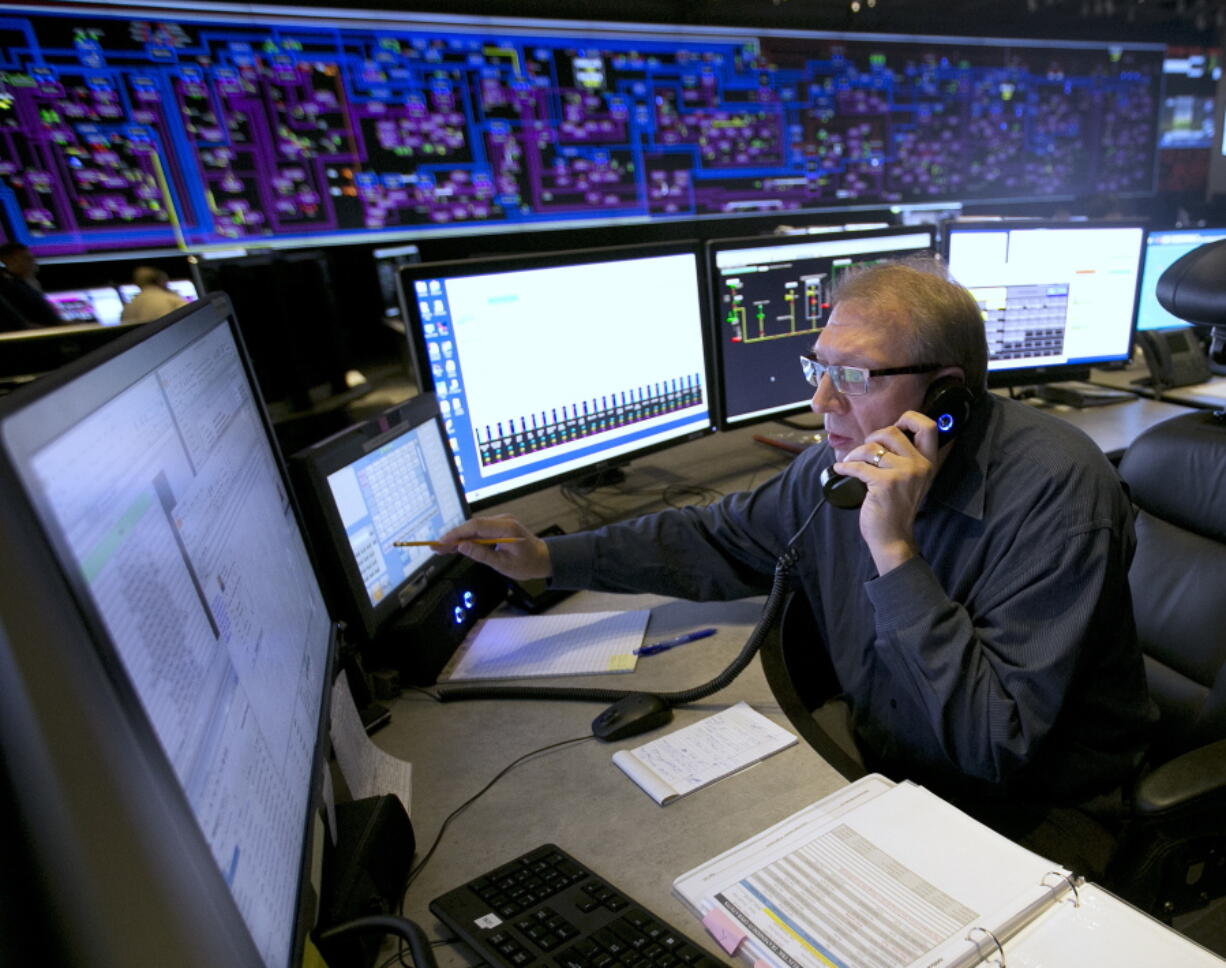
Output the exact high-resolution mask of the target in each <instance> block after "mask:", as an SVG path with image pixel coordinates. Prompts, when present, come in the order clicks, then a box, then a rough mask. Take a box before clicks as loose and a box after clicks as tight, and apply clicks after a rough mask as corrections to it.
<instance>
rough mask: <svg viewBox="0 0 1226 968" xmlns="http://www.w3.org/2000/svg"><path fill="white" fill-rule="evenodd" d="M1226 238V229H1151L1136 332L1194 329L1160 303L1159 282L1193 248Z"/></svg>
mask: <svg viewBox="0 0 1226 968" xmlns="http://www.w3.org/2000/svg"><path fill="white" fill-rule="evenodd" d="M1222 239H1226V228H1191V229H1151V230H1150V232H1149V234H1148V235H1147V236H1146V238H1145V260H1144V262H1143V264H1142V268H1141V292H1140V295H1139V296H1138V298H1137V330H1138V332H1139V331H1141V330H1147V329H1169V328H1171V327H1173V326H1181V327H1186V326H1191V323H1187V322H1184V321H1183V320H1181V319H1180V318H1179V317H1177V316H1175V315H1173V314H1172V313H1170V312H1168V311H1167V310H1166V309H1165V308H1163V306H1162V304H1161V303H1159V302H1158V295H1157V291H1158V280H1159V279H1161V278H1162V273H1164V272H1166V270H1167V269H1169V268H1170V267H1171V265H1172V264H1173V263H1174V262H1175V260H1177V259H1180V258H1182V257H1183V256H1185V255H1187V254H1188V253H1189V252H1191V251H1192V250H1193V249H1198V248H1200V247H1201V246H1202V245H1207V244H1209V243H1210V242H1220V241H1221V240H1222Z"/></svg>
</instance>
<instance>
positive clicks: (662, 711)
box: [592, 692, 673, 743]
mask: <svg viewBox="0 0 1226 968" xmlns="http://www.w3.org/2000/svg"><path fill="white" fill-rule="evenodd" d="M672 718H673V710H672V708H671V707H670V706H669V705H668V703H666V702H665V701H664V700H663V699H661V698H660V697H659V696H656V695H653V694H652V693H650V692H632V693H630V695H628V696H623V697H622V698H621V699H619V700H617V702H615V703H614V704H613V705H612V706H610V707H609V708H608V709H606V710H605V711H604V712H602V713H601V714H600V715H599V716H597V717H596V718H595V719H593V720H592V735H593V736H595V737H596V738H597V739H603V740H605V741H606V742H610V743H611V742H613V741H614V740H618V739H626V738H627V737H628V736H637V735H638V734H639V733H645V732H647V730H649V729H655V728H656V727H657V726H663V725H664V724H665V723H668V722H672Z"/></svg>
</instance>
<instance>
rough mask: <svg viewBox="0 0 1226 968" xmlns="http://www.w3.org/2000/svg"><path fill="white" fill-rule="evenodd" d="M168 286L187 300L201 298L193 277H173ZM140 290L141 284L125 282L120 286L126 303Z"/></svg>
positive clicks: (120, 293) (191, 300)
mask: <svg viewBox="0 0 1226 968" xmlns="http://www.w3.org/2000/svg"><path fill="white" fill-rule="evenodd" d="M166 288H167V289H169V290H170V291H171V292H173V293H175V294H176V295H177V296H179V297H181V298H182V299H184V300H186V301H187V302H195V301H196V300H197V299H199V298H200V293H199V292H198V291H197V290H196V284H195V283H194V282H193V281H192V280H191V279H171V280H169V281H168V282H167V283H166ZM139 292H140V286H136V285H133V284H132V283H130V282H125V283H124V284H123V285H122V286H120V287H119V295H120V296H122V297H123V301H124V302H125V303H130V302H131V301H132V300H133V299H135V298H136V295H137V293H139Z"/></svg>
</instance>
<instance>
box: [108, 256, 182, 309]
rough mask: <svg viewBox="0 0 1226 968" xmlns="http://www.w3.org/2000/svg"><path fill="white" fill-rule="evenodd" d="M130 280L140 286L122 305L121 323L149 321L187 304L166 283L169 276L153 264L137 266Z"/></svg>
mask: <svg viewBox="0 0 1226 968" xmlns="http://www.w3.org/2000/svg"><path fill="white" fill-rule="evenodd" d="M132 282H133V283H135V284H136V285H137V286H139V287H140V292H138V293H137V294H136V295H135V296H133V297H132V301H131V302H129V303H128V304H127V305H126V306H124V307H123V312H122V313H121V314H120V316H119V321H120V322H121V323H150V322H152V321H153V320H155V319H161V318H162V317H163V316H165V315H166V314H167V313H169V312H172V311H173V310H176V309H178V308H179V307H180V306H186V305H187V300H186V299H184V298H183V297H182V296H180V295H179V294H178V293H177V292H175V291H174V290H172V289H171V288H170V287H169V286H168V285H167V283H168V282H170V276H168V275H167V274H166V273H165V272H163V271H162V270H161V269H158V268H156V267H154V266H137V267H136V269H135V270H134V271H133V272H132Z"/></svg>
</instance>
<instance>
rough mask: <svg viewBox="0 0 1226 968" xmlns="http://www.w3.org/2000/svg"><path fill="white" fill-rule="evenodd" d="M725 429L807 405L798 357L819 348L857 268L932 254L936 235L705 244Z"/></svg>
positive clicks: (918, 232) (924, 231) (888, 233)
mask: <svg viewBox="0 0 1226 968" xmlns="http://www.w3.org/2000/svg"><path fill="white" fill-rule="evenodd" d="M707 247H708V264H709V271H710V277H711V286H712V289H713V295H712V298H711V305H712V311H713V312H714V314H715V315H716V317H717V321H716V340H715V346H716V355H717V357H718V362H717V365H718V372H719V384H718V385H719V387H720V393H721V400H720V419H721V426H723V427H725V428H729V427H735V426H740V425H744V424H748V423H752V422H754V421H759V420H767V419H772V418H778V417H782V416H785V415H786V414H789V413H796V412H798V411H800V410H803V409H805V408H806V407H807V406H808V405H809V400H810V399H811V397H812V395H813V391H812V388H811V387H809V386H808V384H807V383H805V381H804V379H803V377H802V376H801V372H800V365H799V363H798V362H797V357H799V356H800V354H802V353H805V352H807V351H808V350H810V349H811V348H812V346H813V342H814V341H815V340H816V339H817V335H818V333H819V332H821V329H822V327H823V326H825V325H826V318H827V316H828V315H829V313H830V295H831V292H832V291H833V288H834V287H835V286H836V285H837V284H838V282H839V279H840V277H841V276H842V275H843V274H845V273H846V272H847V271H848V270H850V269H852V268H853V267H856V266H864V265H872V264H874V263H877V262H882V261H885V260H888V259H896V258H900V257H904V256H908V255H916V254H919V253H926V252H932V251H933V234H932V229H931V228H927V227H924V228H902V229H898V228H895V229H886V230H876V231H861V232H838V233H828V234H824V235H818V236H813V237H811V238H808V239H805V240H803V241H802V240H799V239H792V238H788V239H785V240H781V239H778V238H770V237H759V238H748V239H723V240H718V241H713V242H709V243H707Z"/></svg>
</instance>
